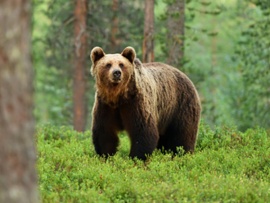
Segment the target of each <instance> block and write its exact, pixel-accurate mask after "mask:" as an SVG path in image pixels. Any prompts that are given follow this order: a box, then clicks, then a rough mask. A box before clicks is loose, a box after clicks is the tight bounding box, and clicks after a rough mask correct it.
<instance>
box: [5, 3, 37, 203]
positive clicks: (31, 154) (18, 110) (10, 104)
mask: <svg viewBox="0 0 270 203" xmlns="http://www.w3.org/2000/svg"><path fill="white" fill-rule="evenodd" d="M30 14H31V4H30V1H27V0H23V1H9V0H2V1H1V2H0V24H1V27H0V202H27V203H28V202H33V203H34V202H38V190H37V175H36V170H35V160H36V155H35V147H34V128H35V125H34V117H33V114H32V113H33V112H32V111H33V85H32V78H33V72H32V63H31V50H30V47H31V46H30V36H31V34H30V33H31V28H30V22H31V19H30Z"/></svg>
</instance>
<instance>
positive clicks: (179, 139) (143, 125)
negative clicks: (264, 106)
mask: <svg viewBox="0 0 270 203" xmlns="http://www.w3.org/2000/svg"><path fill="white" fill-rule="evenodd" d="M90 56H91V59H92V62H93V65H92V67H91V72H92V74H93V76H94V77H95V79H96V89H97V91H96V99H95V104H94V107H93V124H92V134H93V143H94V145H95V149H96V152H97V153H98V154H99V155H113V154H115V153H116V150H117V146H118V142H119V139H118V137H117V133H118V132H119V131H121V130H126V131H127V132H128V134H129V137H130V140H131V150H130V156H131V157H137V158H140V159H145V158H146V155H149V154H151V153H152V152H153V150H154V149H155V148H159V149H164V150H170V151H172V152H175V153H176V152H177V147H180V146H182V147H183V148H184V150H185V151H186V152H192V151H193V150H194V147H195V144H196V138H197V131H198V125H199V120H200V111H201V107H200V101H199V97H198V94H197V91H196V89H195V87H194V85H193V84H192V82H191V81H190V80H189V79H188V77H187V76H186V75H185V74H184V73H182V72H181V71H179V70H177V69H176V68H173V67H171V66H169V65H166V64H163V63H148V64H142V63H141V62H140V61H139V60H138V59H135V58H136V53H135V50H134V49H133V48H132V47H127V48H126V49H124V51H123V52H122V53H121V54H105V53H104V52H103V50H102V49H101V48H99V47H95V48H94V49H93V50H92V52H91V55H90ZM108 64H109V65H108ZM115 71H120V72H121V78H120V79H119V80H117V81H116V80H115V78H114V76H113V75H114V72H115Z"/></svg>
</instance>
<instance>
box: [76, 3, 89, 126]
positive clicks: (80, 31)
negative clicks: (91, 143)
mask: <svg viewBox="0 0 270 203" xmlns="http://www.w3.org/2000/svg"><path fill="white" fill-rule="evenodd" d="M86 19H87V0H76V3H75V11H74V20H75V21H74V35H75V36H74V37H75V39H74V45H75V47H74V49H75V51H74V78H73V126H74V129H75V130H77V131H84V130H85V125H86V120H87V118H86V117H87V100H86V90H87V88H86V87H87V78H86V76H87V74H86V70H87V67H86V65H87V63H86V57H87V56H88V55H87V50H88V48H87V22H86Z"/></svg>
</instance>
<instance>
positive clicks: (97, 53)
mask: <svg viewBox="0 0 270 203" xmlns="http://www.w3.org/2000/svg"><path fill="white" fill-rule="evenodd" d="M103 56H105V53H104V51H103V49H102V48H100V47H95V48H93V49H92V51H91V54H90V58H91V60H92V63H93V64H95V63H96V62H97V61H98V60H100V59H101V58H102V57H103Z"/></svg>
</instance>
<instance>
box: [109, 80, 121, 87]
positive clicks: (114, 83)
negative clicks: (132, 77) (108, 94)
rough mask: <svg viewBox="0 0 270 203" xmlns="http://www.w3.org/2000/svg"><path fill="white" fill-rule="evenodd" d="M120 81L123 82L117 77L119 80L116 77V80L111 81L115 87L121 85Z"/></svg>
mask: <svg viewBox="0 0 270 203" xmlns="http://www.w3.org/2000/svg"><path fill="white" fill-rule="evenodd" d="M120 83H121V79H117V80H116V79H114V80H112V81H111V84H112V86H113V87H115V86H117V85H119V84H120Z"/></svg>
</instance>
